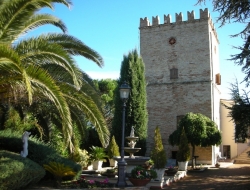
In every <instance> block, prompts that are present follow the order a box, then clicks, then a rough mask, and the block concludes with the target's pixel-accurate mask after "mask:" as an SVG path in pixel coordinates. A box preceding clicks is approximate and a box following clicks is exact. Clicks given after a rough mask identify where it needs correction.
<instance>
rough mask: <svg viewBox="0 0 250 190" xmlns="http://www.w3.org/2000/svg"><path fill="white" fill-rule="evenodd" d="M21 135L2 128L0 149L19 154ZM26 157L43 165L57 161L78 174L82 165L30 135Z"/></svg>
mask: <svg viewBox="0 0 250 190" xmlns="http://www.w3.org/2000/svg"><path fill="white" fill-rule="evenodd" d="M21 137H22V135H21V134H20V133H18V132H15V131H10V130H2V131H0V147H1V149H4V150H8V151H11V152H15V153H17V154H20V152H21V151H22V140H21ZM27 158H29V159H31V160H32V161H34V162H36V163H38V164H39V165H40V166H42V167H43V165H44V164H49V163H50V162H58V163H61V164H64V165H66V166H69V167H70V168H72V169H73V170H74V171H75V172H76V173H77V176H79V175H80V174H81V172H82V167H81V165H79V164H76V163H75V162H73V161H72V160H70V159H67V158H65V157H63V156H61V155H60V154H58V153H57V151H56V150H54V149H53V148H52V147H50V146H49V145H48V144H46V143H44V142H42V141H41V140H39V139H37V138H36V137H32V136H30V138H29V141H28V156H27Z"/></svg>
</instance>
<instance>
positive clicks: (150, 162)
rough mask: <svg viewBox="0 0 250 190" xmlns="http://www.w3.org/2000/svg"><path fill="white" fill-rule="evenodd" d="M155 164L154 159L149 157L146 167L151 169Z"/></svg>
mask: <svg viewBox="0 0 250 190" xmlns="http://www.w3.org/2000/svg"><path fill="white" fill-rule="evenodd" d="M153 165H154V161H153V160H152V159H149V160H148V161H146V162H145V163H144V165H143V166H144V168H145V169H147V170H150V169H151V168H152V166H153Z"/></svg>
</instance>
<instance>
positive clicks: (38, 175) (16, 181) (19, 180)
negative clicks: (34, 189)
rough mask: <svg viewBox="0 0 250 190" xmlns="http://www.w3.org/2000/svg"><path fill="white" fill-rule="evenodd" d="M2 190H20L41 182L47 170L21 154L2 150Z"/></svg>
mask: <svg viewBox="0 0 250 190" xmlns="http://www.w3.org/2000/svg"><path fill="white" fill-rule="evenodd" d="M0 168H1V172H0V189H1V190H8V189H13V190H14V189H20V188H21V187H25V186H27V185H29V184H32V183H37V182H38V181H40V180H41V179H42V178H43V177H44V175H45V170H44V169H43V168H42V167H41V166H39V165H38V164H37V163H35V162H33V161H32V160H30V159H28V158H23V157H21V156H20V155H19V154H16V153H13V152H8V151H4V150H0Z"/></svg>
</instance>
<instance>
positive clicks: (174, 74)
mask: <svg viewBox="0 0 250 190" xmlns="http://www.w3.org/2000/svg"><path fill="white" fill-rule="evenodd" d="M170 79H178V69H176V68H172V69H170Z"/></svg>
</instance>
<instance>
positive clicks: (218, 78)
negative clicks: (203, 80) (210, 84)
mask: <svg viewBox="0 0 250 190" xmlns="http://www.w3.org/2000/svg"><path fill="white" fill-rule="evenodd" d="M215 82H216V84H217V85H220V84H221V76H220V73H218V74H216V75H215Z"/></svg>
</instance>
